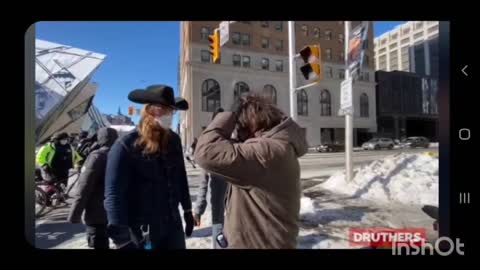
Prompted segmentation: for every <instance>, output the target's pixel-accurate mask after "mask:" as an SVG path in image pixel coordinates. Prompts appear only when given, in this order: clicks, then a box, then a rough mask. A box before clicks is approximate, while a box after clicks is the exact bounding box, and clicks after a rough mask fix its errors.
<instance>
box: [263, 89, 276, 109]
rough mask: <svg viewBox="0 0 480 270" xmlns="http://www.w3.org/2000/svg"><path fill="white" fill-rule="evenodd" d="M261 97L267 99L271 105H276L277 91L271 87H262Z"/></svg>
mask: <svg viewBox="0 0 480 270" xmlns="http://www.w3.org/2000/svg"><path fill="white" fill-rule="evenodd" d="M263 96H264V97H266V98H269V99H270V101H271V102H272V103H273V104H275V105H276V104H277V90H276V89H275V87H273V85H270V84H267V85H265V86H264V87H263Z"/></svg>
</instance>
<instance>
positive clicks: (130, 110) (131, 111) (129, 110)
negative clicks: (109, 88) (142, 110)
mask: <svg viewBox="0 0 480 270" xmlns="http://www.w3.org/2000/svg"><path fill="white" fill-rule="evenodd" d="M134 114H135V109H134V108H133V106H130V107H128V115H130V116H133V115H134Z"/></svg>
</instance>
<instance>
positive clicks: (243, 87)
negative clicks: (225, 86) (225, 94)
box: [233, 82, 250, 102]
mask: <svg viewBox="0 0 480 270" xmlns="http://www.w3.org/2000/svg"><path fill="white" fill-rule="evenodd" d="M249 91H250V87H248V84H246V83H244V82H238V83H236V84H235V87H234V88H233V100H234V102H235V101H237V100H238V99H239V98H240V97H242V96H243V95H246V94H248V92H249Z"/></svg>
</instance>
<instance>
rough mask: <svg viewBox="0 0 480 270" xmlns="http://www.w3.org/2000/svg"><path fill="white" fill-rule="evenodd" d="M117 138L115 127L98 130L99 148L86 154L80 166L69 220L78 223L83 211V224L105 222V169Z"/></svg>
mask: <svg viewBox="0 0 480 270" xmlns="http://www.w3.org/2000/svg"><path fill="white" fill-rule="evenodd" d="M117 138H118V134H117V131H116V130H115V129H112V128H101V129H100V130H99V131H98V144H99V146H100V148H99V149H97V150H95V151H93V152H91V153H90V154H89V155H88V157H87V160H86V161H85V163H84V166H83V167H82V172H81V174H80V176H79V177H80V178H79V179H78V182H77V187H76V192H75V195H74V201H73V204H72V206H71V209H70V214H69V217H68V220H69V221H70V222H73V223H78V222H79V221H80V218H81V216H82V213H83V212H85V216H84V222H85V224H87V225H96V224H107V216H106V212H105V209H104V207H103V201H104V193H105V170H106V167H107V155H108V152H109V151H110V147H111V146H112V145H113V143H114V142H115V140H116V139H117Z"/></svg>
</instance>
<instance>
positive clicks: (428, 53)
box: [423, 40, 432, 76]
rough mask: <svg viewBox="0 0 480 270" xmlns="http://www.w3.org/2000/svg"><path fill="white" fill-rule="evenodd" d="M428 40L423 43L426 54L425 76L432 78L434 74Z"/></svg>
mask: <svg viewBox="0 0 480 270" xmlns="http://www.w3.org/2000/svg"><path fill="white" fill-rule="evenodd" d="M429 44H430V43H429V42H428V40H425V42H424V43H423V49H424V53H425V74H427V76H430V75H431V74H432V73H431V72H430V46H429Z"/></svg>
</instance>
